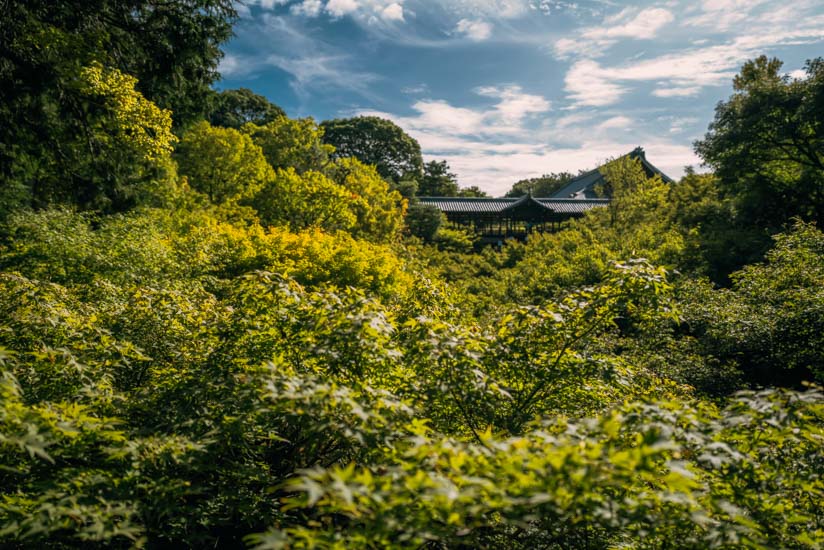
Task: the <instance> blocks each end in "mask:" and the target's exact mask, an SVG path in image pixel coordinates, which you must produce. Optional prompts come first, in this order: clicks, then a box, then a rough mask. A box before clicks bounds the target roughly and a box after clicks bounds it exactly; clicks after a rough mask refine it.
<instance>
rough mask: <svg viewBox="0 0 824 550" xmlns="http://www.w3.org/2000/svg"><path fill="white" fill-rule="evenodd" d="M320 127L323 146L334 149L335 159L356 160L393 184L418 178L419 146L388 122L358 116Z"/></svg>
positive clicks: (419, 168)
mask: <svg viewBox="0 0 824 550" xmlns="http://www.w3.org/2000/svg"><path fill="white" fill-rule="evenodd" d="M321 128H322V129H323V140H324V143H328V144H329V145H332V146H333V147H334V148H335V153H334V157H335V158H346V157H354V158H357V159H358V160H359V161H361V162H363V163H364V164H371V165H374V166H375V168H376V169H377V171H378V174H380V176H381V177H382V178H384V179H386V180H389V181H394V182H398V181H401V180H403V179H406V178H412V179H418V178H419V177H420V175H421V174H422V172H423V159H422V157H421V147H420V145H419V144H418V142H417V141H415V139H413V138H412V137H410V136H409V135H408V134H407V133H406V132H404V131H403V130H402V129H401V128H400V126H398V125H397V124H395V123H394V122H392V121H391V120H386V119H384V118H380V117H375V116H358V117H354V118H344V119H335V120H327V121H324V122H322V123H321Z"/></svg>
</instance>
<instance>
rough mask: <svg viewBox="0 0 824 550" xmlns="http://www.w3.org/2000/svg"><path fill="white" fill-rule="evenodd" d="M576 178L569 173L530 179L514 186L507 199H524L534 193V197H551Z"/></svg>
mask: <svg viewBox="0 0 824 550" xmlns="http://www.w3.org/2000/svg"><path fill="white" fill-rule="evenodd" d="M573 177H574V176H573V175H572V174H570V173H569V172H558V173H557V174H556V173H554V172H553V173H551V174H544V175H543V176H541V177H538V178H528V179H523V180H520V181H517V182H515V183H514V184H512V189H510V190H509V191H507V192H506V195H505V196H507V197H522V196H524V195H526V194H527V193H532V196H533V197H551V196H552V195H553V194H554V193H555V192H556V191H558V190H559V189H561V188H562V187H563V186H564V185H566V184H567V183H569V182H570V181H571V180H572V178H573Z"/></svg>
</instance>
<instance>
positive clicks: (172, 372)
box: [0, 0, 824, 550]
mask: <svg viewBox="0 0 824 550" xmlns="http://www.w3.org/2000/svg"><path fill="white" fill-rule="evenodd" d="M63 4H65V5H66V6H65V11H64V10H55V9H53V8H52V7H50V3H49V2H39V1H32V2H26V3H11V4H7V5H6V7H4V9H5V10H6V11H9V12H10V13H9V14H8V15H9V16H13V17H12V18H8V19H7V18H6V17H5V16H4V20H5V21H13V24H10V25H8V26H5V25H4V27H5V28H4V29H3V30H2V31H0V32H2V40H0V56H2V59H0V78H2V81H3V82H6V81H8V82H11V83H14V86H6V85H3V86H0V115H1V116H2V119H3V120H4V124H3V125H2V127H0V224H1V225H0V546H3V547H7V548H55V549H62V548H86V549H90V548H135V547H136V548H141V547H145V548H238V547H251V548H257V549H261V550H262V549H281V548H284V549H285V548H289V549H299V548H338V549H350V548H525V549H526V548H556V549H567V548H592V549H595V548H656V549H657V548H696V549H698V548H808V549H814V548H821V547H822V546H824V477H822V475H823V474H822V472H824V393H822V390H821V387H820V386H819V385H818V384H821V383H824V233H822V231H821V230H820V229H819V227H818V225H817V224H821V223H822V220H823V219H824V141H822V140H824V137H823V136H822V128H824V118H823V117H824V109H822V108H821V106H822V105H824V62H822V61H821V60H813V61H810V62H809V63H808V66H807V76H806V77H805V78H803V79H795V80H792V79H789V78H788V77H786V76H782V73H781V71H780V67H781V65H780V62H778V61H777V60H769V59H766V58H759V59H755V60H752V61H750V62H748V63H747V64H745V66H744V67H743V69H742V71H741V74H740V75H739V76H738V77H736V79H735V91H734V94H733V96H732V97H730V98H729V99H728V100H727V101H725V102H722V103H721V104H719V106H718V109H717V111H716V118H715V121H714V122H713V123H712V125H711V126H710V128H709V130H708V133H707V135H706V137H705V138H704V139H703V140H701V141H700V142H699V143H698V144H697V145H696V148H697V151H698V152H699V153H700V154H701V155H702V157H703V158H704V160H705V161H706V162H707V164H708V165H709V167H710V168H711V171H710V172H709V173H706V174H698V173H694V172H692V171H690V172H688V173H687V175H686V176H684V177H683V178H682V179H681V180H680V181H678V182H675V183H672V184H668V183H664V182H662V181H661V180H660V179H659V178H647V176H646V175H645V174H644V172H643V170H642V169H641V167H640V166H639V165H638V164H637V162H638V161H635V160H632V159H629V158H619V159H615V160H613V161H612V162H610V163H607V164H606V166H605V167H604V168H603V172H604V174H605V176H606V178H607V181H608V182H609V185H610V193H611V196H612V197H613V200H612V202H611V203H610V205H609V207H606V208H602V209H596V210H593V211H591V212H590V213H588V214H587V215H586V216H585V217H583V218H582V219H580V220H576V221H574V222H572V223H571V224H570V225H569V226H568V227H567V228H566V229H564V230H563V231H560V232H558V233H553V234H545V235H534V236H532V237H531V238H530V239H529V240H528V242H526V243H523V244H522V243H509V244H507V245H505V246H504V247H503V248H501V249H500V250H498V249H493V248H485V249H474V248H473V246H472V241H471V238H470V237H469V236H467V235H464V234H462V233H460V232H456V231H454V230H453V231H449V230H444V229H439V228H438V227H437V225H438V220H437V219H435V220H430V221H431V222H432V223H431V224H430V225H432V226H433V227H434V229H433V228H432V227H429V228H428V229H427V230H426V231H425V234H426V235H427V238H425V239H422V238H419V237H416V236H414V235H412V234H411V231H410V228H411V227H418V226H421V227H423V226H426V225H427V223H429V222H427V218H426V216H427V215H429V214H428V213H427V212H425V211H424V209H421V208H419V207H418V206H417V205H416V204H415V196H416V194H419V193H418V190H419V189H423V190H425V192H431V190H432V189H448V190H450V192H452V193H454V194H459V193H461V192H463V193H464V194H468V195H472V194H479V193H480V192H479V191H478V190H472V189H471V188H470V189H468V190H466V189H465V190H463V191H461V190H459V188H458V187H457V184H454V181H453V180H454V176H453V175H451V174H450V173H449V171H448V166H446V163H439V162H438V161H430V162H428V163H424V162H423V160H422V158H421V155H420V147H419V146H418V144H417V143H415V142H414V140H412V138H410V137H409V136H408V135H406V134H405V133H404V132H403V130H402V129H400V128H397V127H396V126H394V124H392V123H390V122H388V121H381V120H380V119H377V120H375V119H373V118H367V119H365V120H335V121H330V122H327V123H325V124H318V123H316V122H315V121H314V120H312V119H310V118H307V119H291V118H289V117H287V116H286V115H285V114H284V113H283V111H282V110H280V109H279V108H278V107H276V106H274V105H271V104H270V103H269V102H268V101H267V100H265V98H262V97H260V96H257V95H255V94H254V93H253V92H251V91H249V90H238V91H228V92H222V93H220V94H218V93H216V92H213V91H211V90H210V89H209V87H208V86H209V85H210V84H211V82H212V80H213V79H214V78H215V76H216V75H215V73H214V69H215V67H216V63H217V60H218V58H219V55H220V54H219V49H218V46H219V44H220V43H221V42H222V41H224V40H226V38H227V37H228V36H229V32H230V29H231V23H232V20H233V17H234V15H235V14H234V12H233V9H232V4H231V2H229V1H228V0H226V1H223V0H217V1H214V0H209V1H206V0H196V1H195V0H193V1H191V2H187V3H182V2H181V3H169V2H165V1H164V2H159V1H156V0H140V1H135V2H130V3H129V6H130V7H128V8H125V7H123V4H122V3H120V2H109V1H101V2H97V3H95V4H99V5H96V6H95V8H94V10H92V8H90V7H89V6H88V5H87V3H85V2H80V1H79V0H78V1H77V2H64V3H63ZM123 21H129V22H130V24H129V25H124V24H120V23H122V22H123ZM173 39H174V40H173ZM174 41H176V42H175V43H176V46H175V47H173V48H170V49H168V50H164V49H163V45H164V44H165V45H168V44H170V43H172V42H174ZM184 45H185V46H186V47H183V46H184ZM159 50H162V51H159ZM114 52H116V53H114ZM169 52H175V54H174V55H177V56H178V57H176V58H174V61H175V63H170V64H168V65H163V64H161V65H160V66H158V65H156V64H155V63H153V62H152V60H157V59H160V58H162V57H163V56H164V55H171V54H170V53H169ZM181 52H182V53H181ZM43 75H48V78H41V77H42V76H43ZM327 133H329V134H330V135H332V137H333V139H332V138H330V137H329V136H327ZM376 139H382V140H385V143H386V145H385V146H379V147H376V146H375V143H374V140H376ZM333 142H334V143H333ZM336 143H337V145H336ZM364 144H368V148H367V147H366V145H364ZM382 152H383V153H385V154H386V157H380V155H381V153H382ZM556 176H557V177H556ZM561 176H562V175H553V176H552V177H550V176H545V178H544V179H547V180H549V179H553V178H555V179H558V178H560V177H561ZM539 183H540V182H539ZM550 183H552V182H550ZM527 184H529V182H527V183H526V184H525V183H523V182H518V184H516V187H517V186H518V185H520V186H521V187H523V186H524V185H527ZM518 188H520V187H518ZM410 205H411V206H410ZM407 211H409V212H413V211H417V212H418V214H416V216H419V217H417V218H413V216H412V215H411V214H410V216H409V218H407V217H406V216H407ZM413 219H414V221H413ZM416 224H417V225H416Z"/></svg>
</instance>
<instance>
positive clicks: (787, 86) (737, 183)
mask: <svg viewBox="0 0 824 550" xmlns="http://www.w3.org/2000/svg"><path fill="white" fill-rule="evenodd" d="M781 65H782V63H781V62H780V61H778V60H777V59H768V58H767V57H766V56H761V57H759V58H757V59H754V60H751V61H748V62H747V63H745V64H744V66H743V67H742V68H741V73H740V74H739V75H738V76H736V77H735V79H734V81H733V87H734V90H735V92H734V94H733V95H732V96H731V97H730V99H729V100H728V101H725V102H721V103H719V105H718V107H717V108H716V112H715V120H714V121H713V122H712V124H711V125H710V127H709V131H708V132H707V134H706V136H705V137H704V139H703V140H701V141H698V142H697V143H696V151H697V152H698V154H699V155H701V157H702V158H703V159H704V161H705V162H706V163H707V164H709V165H710V166H711V167H712V168H713V169H714V171H715V173H716V175H717V176H718V185H719V189H720V191H721V192H722V194H723V196H725V197H729V198H730V199H731V200H732V201H733V202H734V205H735V210H734V213H735V218H734V219H735V221H736V222H738V223H740V224H743V225H745V226H747V227H752V228H754V229H755V228H757V229H760V230H762V232H763V231H765V230H766V232H769V233H775V232H778V231H780V230H781V227H782V226H783V225H784V224H786V223H788V222H789V220H790V219H791V218H792V217H796V216H797V217H800V218H801V219H804V220H807V221H816V222H818V223H819V224H820V223H822V222H824V153H823V151H824V142H822V137H821V133H820V131H819V129H820V127H821V125H822V118H821V117H822V111H821V104H822V100H823V99H822V98H824V62H822V60H821V59H816V60H812V61H808V63H807V67H806V69H807V75H806V76H805V77H804V78H800V79H791V78H790V77H788V76H785V75H783V74H782V73H781ZM768 244H769V239H768V238H766V235H765V234H764V233H762V235H761V238H760V239H759V240H758V241H757V243H755V245H754V248H753V250H752V253H755V254H760V253H762V252H763V251H764V250H765V249H766V247H767V245H768ZM744 261H746V258H744ZM742 263H744V262H743V261H742V262H741V263H739V266H740V265H741V264H742Z"/></svg>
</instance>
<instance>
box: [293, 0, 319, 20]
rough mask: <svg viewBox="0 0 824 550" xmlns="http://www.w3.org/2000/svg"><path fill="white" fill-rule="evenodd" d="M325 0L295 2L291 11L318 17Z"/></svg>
mask: <svg viewBox="0 0 824 550" xmlns="http://www.w3.org/2000/svg"><path fill="white" fill-rule="evenodd" d="M321 8H323V2H322V1H321V0H303V1H302V2H300V3H298V4H293V5H292V7H291V8H289V11H291V12H292V13H294V14H296V15H305V16H307V17H317V16H318V15H320V12H321Z"/></svg>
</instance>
